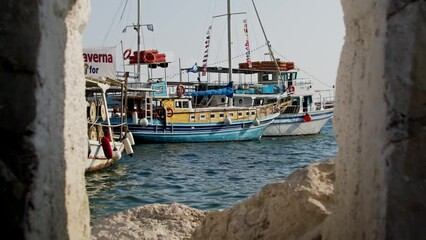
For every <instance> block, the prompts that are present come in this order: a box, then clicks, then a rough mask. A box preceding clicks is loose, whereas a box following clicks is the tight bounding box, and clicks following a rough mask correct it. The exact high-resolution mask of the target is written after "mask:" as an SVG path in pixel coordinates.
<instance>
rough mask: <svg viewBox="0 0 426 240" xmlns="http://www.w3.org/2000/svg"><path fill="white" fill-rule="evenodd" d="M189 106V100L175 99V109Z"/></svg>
mask: <svg viewBox="0 0 426 240" xmlns="http://www.w3.org/2000/svg"><path fill="white" fill-rule="evenodd" d="M182 108H189V103H188V101H175V109H182Z"/></svg>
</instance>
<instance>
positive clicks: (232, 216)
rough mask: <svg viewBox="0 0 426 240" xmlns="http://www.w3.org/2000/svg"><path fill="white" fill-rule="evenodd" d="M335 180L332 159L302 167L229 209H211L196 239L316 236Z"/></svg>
mask: <svg viewBox="0 0 426 240" xmlns="http://www.w3.org/2000/svg"><path fill="white" fill-rule="evenodd" d="M334 180H335V175H334V162H333V161H326V162H321V163H315V164H312V165H311V166H309V167H307V168H304V169H300V170H298V171H296V172H294V173H293V174H291V175H290V176H289V177H288V179H287V180H284V181H282V182H278V183H273V184H269V185H267V186H265V187H263V189H262V190H261V191H260V192H259V193H257V194H256V195H254V196H253V197H250V198H249V199H247V200H245V201H244V202H242V203H240V204H238V205H236V206H234V207H232V208H230V209H226V210H223V211H216V212H212V213H210V214H209V215H207V216H206V218H205V219H204V221H203V223H202V224H201V225H200V226H199V227H198V228H197V229H196V231H195V232H194V235H193V239H203V240H206V239H305V238H308V239H315V238H316V237H319V236H320V234H321V233H320V231H321V224H322V222H323V221H324V219H325V218H326V217H327V216H328V215H329V214H330V211H331V208H332V206H333V203H334V202H333V183H334ZM319 239H320V238H319Z"/></svg>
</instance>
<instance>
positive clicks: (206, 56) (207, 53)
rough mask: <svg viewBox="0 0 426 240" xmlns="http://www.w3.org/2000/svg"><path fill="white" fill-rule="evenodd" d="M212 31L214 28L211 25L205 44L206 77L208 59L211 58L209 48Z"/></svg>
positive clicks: (204, 64) (204, 68) (204, 63)
mask: <svg viewBox="0 0 426 240" xmlns="http://www.w3.org/2000/svg"><path fill="white" fill-rule="evenodd" d="M211 30H212V26H211V25H210V26H209V28H208V29H207V33H206V35H207V36H206V41H205V42H204V43H205V49H206V50H205V51H204V56H203V73H202V75H203V76H206V73H207V59H208V57H209V47H210V32H211Z"/></svg>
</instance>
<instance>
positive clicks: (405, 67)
mask: <svg viewBox="0 0 426 240" xmlns="http://www.w3.org/2000/svg"><path fill="white" fill-rule="evenodd" d="M341 2H342V6H343V10H344V15H345V17H344V18H345V19H344V20H345V26H346V37H345V44H344V47H343V52H342V55H341V61H340V65H339V72H338V79H337V84H336V88H337V96H336V99H337V103H336V112H335V117H334V128H335V133H336V141H337V143H338V146H339V153H338V158H337V161H336V201H337V206H336V209H335V210H334V211H333V214H332V215H331V216H330V217H329V219H328V220H327V223H326V227H325V229H324V238H325V239H385V238H386V239H418V237H420V236H426V232H425V230H424V229H425V228H423V227H422V224H423V222H424V220H426V202H425V199H426V191H425V190H426V182H425V177H426V175H425V173H426V161H425V156H426V151H425V150H426V148H425V146H426V144H425V143H426V72H425V68H424V63H425V47H426V46H425V43H426V41H425V40H426V34H425V33H426V30H425V27H424V26H426V22H425V19H426V17H425V16H426V11H425V10H426V9H425V7H426V5H425V1H397V0H390V1H374V0H370V1H352V0H342V1H341ZM421 66H422V67H421Z"/></svg>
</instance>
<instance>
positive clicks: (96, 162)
mask: <svg viewBox="0 0 426 240" xmlns="http://www.w3.org/2000/svg"><path fill="white" fill-rule="evenodd" d="M125 89H126V84H125V83H123V82H121V81H118V80H113V79H109V78H105V79H95V78H90V77H86V100H87V123H88V134H87V135H88V154H87V163H86V167H85V171H86V173H88V172H94V171H98V170H101V169H104V168H107V167H109V166H111V165H112V164H114V163H115V162H117V161H118V160H120V159H121V156H122V153H123V151H124V150H125V151H126V153H127V154H128V155H130V156H131V155H132V154H133V148H132V144H134V139H133V136H132V134H131V132H130V131H129V130H128V127H127V124H126V122H125V121H123V116H124V114H123V113H122V112H114V114H117V115H120V116H122V117H121V118H120V119H121V121H119V122H118V123H117V124H115V125H111V123H110V116H111V114H112V111H109V110H108V101H109V100H110V99H111V98H110V97H109V94H117V93H119V94H120V96H121V97H122V98H123V99H124V97H125V96H124V92H123V91H124V90H125ZM121 109H124V108H121ZM114 131H115V133H114Z"/></svg>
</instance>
